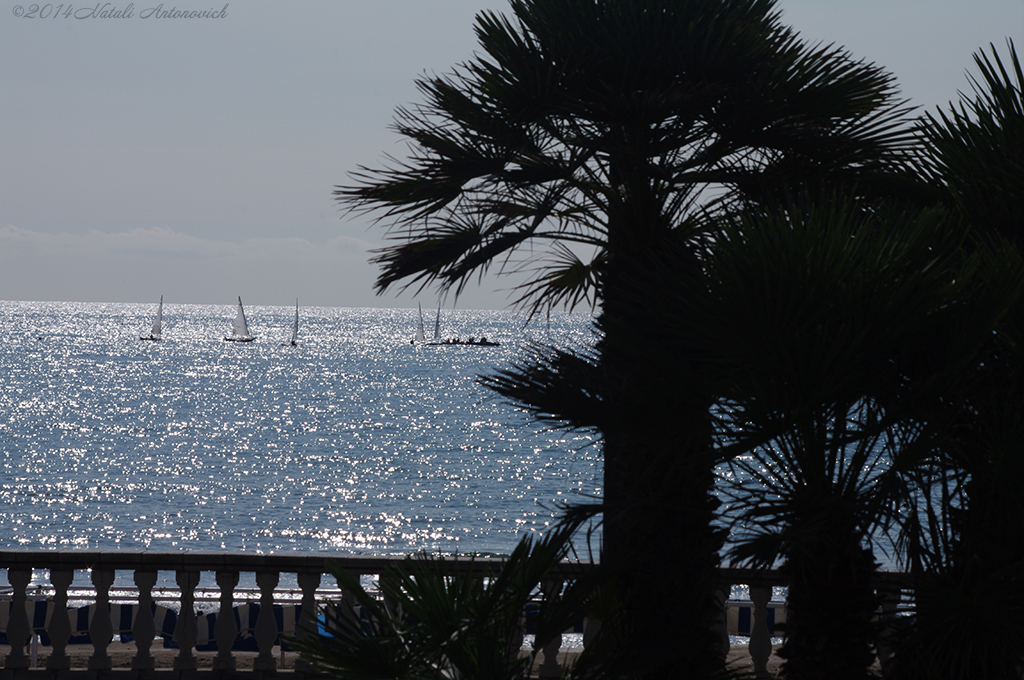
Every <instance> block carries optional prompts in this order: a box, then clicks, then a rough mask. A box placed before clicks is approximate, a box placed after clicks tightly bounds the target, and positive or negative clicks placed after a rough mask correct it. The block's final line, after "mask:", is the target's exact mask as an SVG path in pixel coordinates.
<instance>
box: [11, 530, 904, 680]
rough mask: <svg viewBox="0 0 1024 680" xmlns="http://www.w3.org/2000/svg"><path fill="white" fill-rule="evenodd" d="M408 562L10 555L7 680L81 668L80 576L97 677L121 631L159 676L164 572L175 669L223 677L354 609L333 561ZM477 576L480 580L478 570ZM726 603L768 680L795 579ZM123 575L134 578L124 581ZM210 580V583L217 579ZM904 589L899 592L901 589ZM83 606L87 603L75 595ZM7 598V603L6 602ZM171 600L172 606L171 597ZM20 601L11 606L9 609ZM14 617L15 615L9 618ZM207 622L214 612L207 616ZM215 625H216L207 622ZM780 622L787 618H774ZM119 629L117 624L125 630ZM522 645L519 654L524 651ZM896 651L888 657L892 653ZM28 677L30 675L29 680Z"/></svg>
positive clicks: (761, 584) (546, 588)
mask: <svg viewBox="0 0 1024 680" xmlns="http://www.w3.org/2000/svg"><path fill="white" fill-rule="evenodd" d="M396 561H399V558H384V557H371V556H338V555H252V554H248V553H246V554H240V553H198V552H173V553H157V552H148V551H141V552H130V551H117V552H92V551H64V552H56V551H17V550H0V569H4V568H6V569H7V573H8V582H9V583H10V595H9V598H4V597H0V602H2V604H3V605H4V606H0V630H3V629H5V630H6V633H7V636H8V638H9V640H10V646H11V649H10V653H9V654H7V656H6V657H5V659H4V664H3V671H0V680H2V679H3V678H6V677H13V674H11V673H10V672H11V671H14V672H20V671H25V670H26V669H29V668H30V665H31V664H30V657H29V655H28V653H27V652H26V649H27V647H28V645H29V642H30V639H31V636H32V635H34V634H38V633H42V632H45V633H46V634H47V635H48V636H49V639H50V644H51V645H52V652H51V653H50V655H49V658H48V659H47V662H46V669H47V670H48V671H67V670H69V669H70V668H71V659H70V656H69V655H68V652H67V647H68V644H69V640H70V639H71V638H72V634H73V633H75V632H78V633H81V632H84V631H81V630H80V624H79V627H76V626H75V625H73V623H72V620H71V614H70V613H69V609H68V604H69V600H71V599H72V598H71V595H70V593H71V592H72V591H73V590H74V589H73V588H72V584H73V576H74V572H75V570H89V574H90V578H91V581H92V584H93V589H92V591H91V594H90V595H89V599H90V600H92V601H94V602H95V606H94V607H93V608H92V618H91V621H89V623H88V629H87V631H88V634H89V636H90V638H91V642H92V645H93V653H92V656H91V657H89V659H88V670H89V671H91V672H93V674H94V675H95V673H96V672H103V671H108V670H110V669H111V668H112V659H111V656H110V654H109V653H108V646H109V645H110V644H111V641H112V639H113V635H114V633H124V632H130V633H131V634H132V636H133V638H134V640H135V647H136V651H135V656H134V658H133V659H132V662H131V669H132V670H134V671H153V669H154V668H155V658H154V656H153V653H152V650H151V647H152V645H153V641H154V640H155V639H157V635H158V634H159V633H161V632H162V633H163V634H165V635H166V633H167V631H166V625H167V620H166V619H167V618H169V617H171V616H172V614H170V613H166V612H165V613H166V616H165V618H164V620H163V621H161V623H162V624H163V626H161V625H158V622H157V621H156V620H155V617H154V615H152V614H153V613H154V612H155V611H157V607H156V606H155V605H156V603H157V599H158V598H157V597H156V596H155V595H154V589H155V588H156V584H157V582H158V571H163V572H168V571H170V572H173V574H174V582H175V583H176V584H177V586H178V587H177V601H178V605H179V611H178V613H177V616H176V621H175V625H174V627H173V632H172V636H171V637H172V639H173V640H174V642H176V643H177V645H178V647H179V651H178V654H177V656H176V657H175V659H174V661H173V672H175V673H178V674H179V675H180V674H181V672H191V671H195V669H196V668H197V658H196V656H195V653H194V650H195V647H196V645H197V643H199V642H201V641H202V642H206V641H213V642H215V643H216V648H217V652H216V656H215V657H214V658H213V661H212V664H213V668H214V670H215V671H234V670H235V669H236V665H237V664H236V658H235V654H234V652H233V651H232V647H233V646H234V643H235V642H236V640H237V639H238V637H239V635H240V634H241V633H246V634H249V635H252V637H253V638H254V639H255V641H256V643H257V647H258V650H259V651H258V655H257V656H256V658H255V660H254V664H253V674H254V676H260V677H263V676H268V675H273V674H275V673H276V671H277V670H278V668H277V659H275V657H274V654H273V649H274V647H275V645H276V644H278V643H279V642H280V641H281V639H282V635H295V634H297V635H298V636H300V637H305V636H308V635H311V634H314V633H313V632H312V631H314V630H315V622H316V619H315V616H316V611H317V606H318V605H319V604H322V603H323V602H324V600H325V599H328V598H329V599H332V600H334V601H340V602H347V603H348V604H350V605H351V604H354V602H355V599H354V597H353V595H352V593H349V592H346V591H344V590H343V589H341V588H340V587H338V588H324V587H322V580H323V579H322V576H323V574H325V573H328V572H329V570H328V564H329V563H332V562H333V563H335V564H336V565H338V566H340V567H341V568H342V569H344V570H345V571H347V572H349V573H351V574H353V575H356V576H365V575H378V576H380V575H382V574H384V572H385V571H386V569H387V567H388V566H389V565H391V564H393V563H395V562H396ZM498 564H500V560H497V559H477V560H475V561H474V562H473V563H470V562H469V561H468V560H466V561H463V562H461V563H457V565H456V566H455V567H454V572H453V573H457V574H459V575H460V576H463V577H470V578H481V577H483V576H485V575H486V573H487V571H488V570H493V569H494V568H495V567H496V566H497V565H498ZM587 568H589V565H587V564H579V563H573V564H566V565H564V568H563V569H562V570H560V571H559V572H557V573H553V574H551V576H550V578H549V579H548V580H546V581H545V582H544V583H543V584H542V587H541V593H540V594H539V595H540V596H541V597H545V596H553V595H555V594H557V593H558V592H560V591H561V589H562V588H563V587H564V584H565V582H566V581H567V580H570V579H572V578H573V577H574V576H575V575H577V574H579V573H581V571H582V570H585V569H587ZM33 570H43V571H48V572H49V583H48V584H44V586H43V587H44V589H45V590H44V595H45V597H46V599H47V607H48V615H47V617H46V618H47V619H48V623H46V624H45V630H43V629H40V628H39V627H38V625H39V624H38V623H33V622H31V621H30V618H29V611H30V607H31V605H32V603H31V602H30V599H29V596H28V589H29V584H30V582H31V579H32V573H33ZM470 570H473V573H469V572H470ZM117 572H132V575H133V578H134V585H135V592H134V593H133V595H132V598H133V599H132V601H133V603H135V604H133V605H132V609H131V616H129V617H128V619H127V620H128V623H127V624H126V623H124V621H125V618H124V615H123V614H121V615H118V614H117V611H116V608H115V617H116V618H115V617H112V615H111V611H112V610H111V607H110V604H111V601H112V598H111V590H112V589H114V590H115V591H117V590H120V589H121V588H120V587H118V588H114V583H115V575H116V573H117ZM203 573H207V574H210V573H212V574H213V575H214V579H215V582H216V586H217V589H218V590H217V592H212V591H210V592H207V591H203V594H204V595H205V596H206V597H205V600H204V602H205V604H207V605H209V604H210V603H211V601H219V610H218V611H217V612H216V614H213V616H215V619H216V620H215V622H214V623H213V625H212V627H209V626H207V627H206V628H204V631H203V633H204V634H203V636H202V640H201V636H200V631H199V626H198V621H199V618H198V617H197V614H196V602H197V593H199V589H198V586H199V583H200V580H201V574H203ZM282 573H286V574H294V575H295V582H296V583H297V586H298V587H297V589H291V590H290V591H288V592H287V593H286V592H284V591H279V588H278V586H279V583H280V576H281V574H282ZM242 574H250V575H252V577H251V578H254V580H255V584H256V587H257V589H258V592H256V593H253V592H252V591H251V590H250V591H247V592H246V593H240V592H239V590H238V584H239V582H240V575H242ZM720 574H721V577H722V591H721V598H722V604H723V606H724V607H725V608H727V612H723V624H722V627H721V629H720V630H719V631H718V632H719V634H720V635H721V637H722V640H723V644H725V645H727V644H728V634H729V633H732V634H743V635H749V637H750V643H749V652H750V656H751V659H752V662H753V665H754V668H755V670H756V672H757V673H758V676H759V677H767V673H766V665H767V661H768V658H769V656H770V654H771V650H772V647H771V638H770V635H771V631H770V624H771V623H772V620H773V617H781V616H782V615H783V614H782V612H781V609H780V607H781V605H780V603H774V604H773V605H771V607H770V604H769V601H770V598H771V593H772V587H773V586H783V585H785V581H784V580H783V579H782V577H781V575H780V574H779V573H778V572H774V571H755V570H750V569H732V568H723V569H721V570H720ZM122 578H127V575H126V574H125V575H123V577H122ZM207 580H209V577H207ZM734 584H737V585H747V586H748V587H749V593H750V595H749V597H750V602H749V603H737V602H726V599H727V594H728V593H729V592H730V586H731V585H734ZM897 592H898V590H897ZM247 594H248V595H249V596H251V595H253V594H255V595H256V599H255V602H253V601H252V600H251V599H240V598H239V596H240V595H247ZM74 597H75V599H78V598H81V597H82V596H81V595H80V594H77V593H76V594H75V596H74ZM5 600H6V601H5ZM162 601H166V597H164V598H163V600H162ZM8 602H9V603H10V607H9V608H8V607H7V606H6V605H7V603H8ZM285 602H286V603H287V605H288V606H292V607H294V606H295V605H301V616H300V617H298V620H297V621H294V620H293V622H292V623H291V624H289V625H285V626H284V630H282V627H281V626H279V624H278V622H277V620H276V617H275V613H274V607H275V605H277V606H280V605H282V603H285ZM240 603H241V604H243V605H244V604H246V603H248V606H249V607H251V606H252V605H253V604H258V606H259V614H258V616H257V617H256V621H255V625H251V624H249V623H248V622H247V621H246V622H243V626H242V627H241V628H240V627H239V624H238V622H237V621H236V607H238V610H241V607H240V606H239V605H240ZM894 608H895V601H893V600H892V599H891V598H890V600H887V602H886V612H885V613H886V614H889V615H891V614H892V611H893V610H894ZM8 612H9V614H8ZM204 616H205V615H204ZM205 620H206V621H208V618H207V619H205ZM774 620H775V621H777V620H778V619H777V618H776V619H774ZM115 624H116V625H115ZM599 628H600V622H599V621H596V620H593V619H585V620H584V621H583V628H582V642H583V645H584V646H589V645H591V644H599V643H600V638H599V636H598V631H599ZM521 642H522V640H521V639H520V640H519V641H518V642H517V641H513V647H517V646H518V645H519V644H521ZM561 642H562V641H561V639H555V640H552V641H551V642H550V643H549V644H548V645H546V646H545V647H544V648H543V649H542V650H540V652H539V654H538V657H539V659H538V660H539V666H538V673H539V676H540V677H541V678H555V677H558V676H559V675H560V673H561V670H562V668H561V665H560V663H559V661H558V658H557V656H556V655H557V653H558V651H559V647H560V645H561ZM886 651H887V650H884V649H883V650H882V653H881V654H880V656H881V655H882V654H884V653H885V652H886ZM309 670H310V668H309V667H308V666H304V665H303V664H302V662H301V661H300V662H298V663H297V664H296V667H295V671H296V672H298V673H302V672H306V671H309ZM19 677H22V676H19Z"/></svg>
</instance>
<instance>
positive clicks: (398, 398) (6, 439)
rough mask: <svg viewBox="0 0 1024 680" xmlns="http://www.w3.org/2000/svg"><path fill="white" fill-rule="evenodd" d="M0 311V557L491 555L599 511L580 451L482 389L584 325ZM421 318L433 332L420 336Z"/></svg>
mask: <svg viewBox="0 0 1024 680" xmlns="http://www.w3.org/2000/svg"><path fill="white" fill-rule="evenodd" d="M294 313H295V310H294V307H260V306H251V307H249V306H247V307H246V314H247V316H248V320H249V325H250V328H251V330H252V332H253V333H254V334H255V335H257V338H258V339H257V340H256V341H255V342H253V343H230V342H224V341H223V337H224V336H225V335H227V334H229V333H230V331H231V327H232V320H233V319H234V315H235V307H234V306H232V305H228V304H225V305H184V304H182V305H177V304H173V303H170V302H168V303H166V304H165V305H164V324H163V325H164V333H163V336H164V340H163V341H162V342H146V341H141V340H140V339H139V336H140V335H148V334H149V329H150V326H151V325H152V321H153V318H154V317H155V314H156V305H155V304H152V305H142V304H92V303H67V302H47V303H37V302H0V339H2V344H0V376H3V380H2V384H0V543H2V545H3V546H4V547H9V548H10V547H24V548H88V549H124V550H129V549H142V548H148V549H153V550H186V549H195V550H217V549H225V550H232V551H238V550H247V551H254V552H286V551H300V552H336V553H388V554H406V553H409V552H413V551H418V550H431V551H441V552H448V553H454V552H459V553H491V554H504V553H508V552H510V551H511V549H512V548H513V547H514V545H515V544H516V542H517V541H518V539H519V537H520V536H522V535H523V534H524V533H527V532H531V531H542V530H543V529H544V527H545V526H547V525H548V524H549V523H550V522H551V520H552V518H553V517H554V515H555V514H556V512H557V511H556V509H555V506H556V504H557V503H558V502H562V501H581V500H586V499H585V498H584V496H600V494H601V456H600V449H599V447H598V446H597V445H596V444H595V442H594V437H593V436H592V435H590V434H588V433H571V434H567V433H565V432H561V431H553V430H549V429H546V428H544V427H542V426H538V425H536V424H534V423H532V421H531V419H530V418H529V417H528V415H527V414H525V413H524V412H523V411H522V410H519V409H516V408H514V407H513V406H511V405H510V404H508V403H507V402H504V401H502V400H500V399H499V398H497V397H496V396H494V395H493V394H492V393H490V392H488V391H487V390H485V389H484V388H482V387H481V386H479V385H478V384H477V382H476V378H477V376H478V375H480V374H484V373H488V372H492V371H494V370H495V369H497V368H501V367H505V366H508V365H509V364H510V363H511V362H512V361H513V360H514V358H515V357H517V356H518V355H519V354H520V352H521V343H522V342H523V341H524V340H525V339H527V338H531V337H532V338H536V339H552V340H556V341H558V342H568V343H574V344H586V343H587V342H589V339H590V327H589V321H590V318H589V316H588V315H586V314H579V313H576V314H565V313H561V314H556V315H554V316H552V318H551V319H550V320H547V319H541V320H539V321H534V322H531V323H530V324H528V325H525V322H524V319H523V317H522V316H520V315H517V314H515V313H513V312H504V311H467V310H455V311H444V312H442V336H444V337H449V336H456V335H458V336H461V337H462V338H466V337H467V336H470V335H474V336H476V337H480V336H481V335H485V336H487V337H488V338H489V339H492V340H498V341H500V342H501V346H500V347H465V346H441V347H436V346H418V345H415V346H414V345H412V344H410V339H411V337H412V335H413V333H414V331H415V323H416V314H417V312H416V310H415V309H412V310H410V309H402V310H388V309H336V308H316V307H302V308H300V327H299V342H300V345H299V346H298V347H287V346H282V343H285V342H287V340H288V339H290V337H291V324H292V319H293V318H294ZM433 314H434V310H431V311H430V312H429V313H428V314H427V317H428V319H427V327H428V332H429V331H432V329H433Z"/></svg>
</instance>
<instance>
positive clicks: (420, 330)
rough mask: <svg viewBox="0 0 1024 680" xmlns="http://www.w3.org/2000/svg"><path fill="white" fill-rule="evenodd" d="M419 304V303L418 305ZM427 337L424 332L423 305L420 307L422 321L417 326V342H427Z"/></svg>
mask: <svg viewBox="0 0 1024 680" xmlns="http://www.w3.org/2000/svg"><path fill="white" fill-rule="evenodd" d="M417 304H419V303H417ZM426 341H427V336H426V334H425V333H424V332H423V305H420V320H419V323H418V324H417V325H416V342H426Z"/></svg>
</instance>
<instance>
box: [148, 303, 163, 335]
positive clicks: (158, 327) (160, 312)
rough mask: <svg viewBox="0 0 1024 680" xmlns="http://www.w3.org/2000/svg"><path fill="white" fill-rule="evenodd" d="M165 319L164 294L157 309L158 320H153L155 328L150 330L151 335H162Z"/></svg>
mask: <svg viewBox="0 0 1024 680" xmlns="http://www.w3.org/2000/svg"><path fill="white" fill-rule="evenodd" d="M163 321H164V296H163V295H161V296H160V306H159V307H157V309H156V321H154V322H153V330H151V331H150V332H149V334H150V335H157V336H159V335H161V334H162V333H163Z"/></svg>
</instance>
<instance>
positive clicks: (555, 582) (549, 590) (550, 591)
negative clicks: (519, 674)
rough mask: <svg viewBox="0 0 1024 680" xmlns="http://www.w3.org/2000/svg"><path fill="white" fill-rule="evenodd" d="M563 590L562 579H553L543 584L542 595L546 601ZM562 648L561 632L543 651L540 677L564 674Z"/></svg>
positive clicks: (539, 671) (555, 676)
mask: <svg viewBox="0 0 1024 680" xmlns="http://www.w3.org/2000/svg"><path fill="white" fill-rule="evenodd" d="M561 590H562V579H551V580H549V581H544V582H543V583H542V584H541V593H542V594H543V595H544V599H545V600H549V599H553V598H555V597H557V596H558V594H559V593H560V592H561ZM561 648H562V633H561V631H559V632H558V634H557V635H555V636H554V637H552V638H551V640H550V641H549V642H548V643H547V644H546V645H544V648H543V649H542V650H541V658H542V659H543V661H542V662H541V664H540V667H538V669H537V673H538V676H539V677H541V678H557V677H559V676H560V675H561V674H562V664H560V663H558V650H559V649H561Z"/></svg>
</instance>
